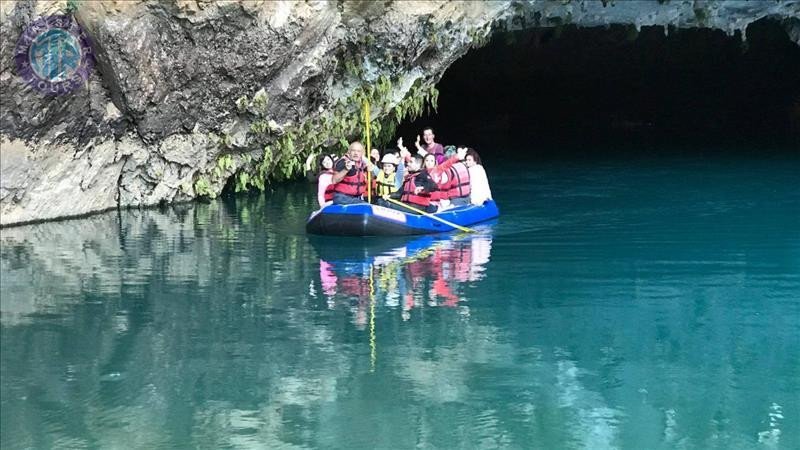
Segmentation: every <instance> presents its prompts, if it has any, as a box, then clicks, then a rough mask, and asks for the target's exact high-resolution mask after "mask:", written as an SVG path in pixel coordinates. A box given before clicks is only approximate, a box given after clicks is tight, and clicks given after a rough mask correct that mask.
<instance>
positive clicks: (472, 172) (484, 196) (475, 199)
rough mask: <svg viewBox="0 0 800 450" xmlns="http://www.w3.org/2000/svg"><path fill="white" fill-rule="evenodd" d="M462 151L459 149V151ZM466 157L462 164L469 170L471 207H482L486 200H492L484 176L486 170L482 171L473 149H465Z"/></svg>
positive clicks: (486, 179) (479, 160)
mask: <svg viewBox="0 0 800 450" xmlns="http://www.w3.org/2000/svg"><path fill="white" fill-rule="evenodd" d="M461 150H462V149H459V151H461ZM465 150H466V156H465V158H464V164H466V165H467V167H468V168H469V178H470V183H471V184H472V186H471V192H470V202H471V203H472V204H473V205H478V206H480V205H483V202H485V201H486V200H491V199H492V190H491V189H489V178H488V177H487V176H486V170H484V169H483V164H481V157H480V156H479V155H478V152H476V151H475V149H474V148H472V147H469V148H466V149H465Z"/></svg>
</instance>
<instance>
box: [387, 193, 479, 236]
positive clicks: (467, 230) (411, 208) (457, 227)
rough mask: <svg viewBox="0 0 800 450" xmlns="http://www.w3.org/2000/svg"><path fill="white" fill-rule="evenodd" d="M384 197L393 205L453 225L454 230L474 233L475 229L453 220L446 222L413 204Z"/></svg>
mask: <svg viewBox="0 0 800 450" xmlns="http://www.w3.org/2000/svg"><path fill="white" fill-rule="evenodd" d="M384 199H385V200H388V201H389V202H391V203H394V204H395V205H400V206H404V207H406V208H408V209H410V210H411V211H414V212H415V213H417V214H422V215H423V216H425V217H428V218H430V219H433V220H438V221H439V222H441V223H443V224H445V225H447V226H450V227H453V228H455V229H456V230H460V231H463V232H465V233H475V230H473V229H472V228H467V227H462V226H461V225H456V224H454V223H453V222H448V221H447V220H444V219H442V218H441V217H436V216H434V215H433V214H430V213H426V212H425V211H423V210H421V209H417V208H414V207H413V206H410V205H406V204H405V203H403V202H398V201H397V200H395V199H393V198H390V197H384Z"/></svg>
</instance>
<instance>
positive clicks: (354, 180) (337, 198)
mask: <svg viewBox="0 0 800 450" xmlns="http://www.w3.org/2000/svg"><path fill="white" fill-rule="evenodd" d="M363 158H364V146H363V145H361V142H358V141H355V142H353V143H351V144H350V146H349V147H348V148H347V153H345V155H344V156H343V157H341V158H339V160H338V161H336V163H335V164H334V165H333V172H334V173H333V179H332V180H331V181H332V183H333V203H334V204H335V205H349V204H353V203H363V202H364V199H363V195H364V192H366V189H367V177H366V170H367V167H366V164H365V163H364V161H363Z"/></svg>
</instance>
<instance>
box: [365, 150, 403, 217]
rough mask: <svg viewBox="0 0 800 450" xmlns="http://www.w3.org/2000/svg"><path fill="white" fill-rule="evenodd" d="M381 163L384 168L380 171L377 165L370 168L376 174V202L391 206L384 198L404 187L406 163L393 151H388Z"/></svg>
mask: <svg viewBox="0 0 800 450" xmlns="http://www.w3.org/2000/svg"><path fill="white" fill-rule="evenodd" d="M381 165H382V168H383V170H380V171H379V170H378V168H377V167H375V166H373V167H372V168H371V169H370V170H372V174H373V175H374V176H375V182H376V189H375V193H376V194H377V195H376V198H377V200H376V203H377V204H378V205H380V206H389V202H387V201H386V200H384V199H383V197H384V196H386V195H391V194H394V193H395V192H398V191H399V190H400V188H401V187H403V178H404V177H405V164H403V163H402V162H401V161H400V158H398V157H397V156H396V155H394V154H393V153H386V154H385V155H383V158H382V159H381Z"/></svg>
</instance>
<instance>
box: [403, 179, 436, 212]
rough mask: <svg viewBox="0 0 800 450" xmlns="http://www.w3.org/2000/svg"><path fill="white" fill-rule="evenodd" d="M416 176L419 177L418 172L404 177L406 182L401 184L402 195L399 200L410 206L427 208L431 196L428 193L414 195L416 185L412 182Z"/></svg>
mask: <svg viewBox="0 0 800 450" xmlns="http://www.w3.org/2000/svg"><path fill="white" fill-rule="evenodd" d="M417 175H419V172H417V173H415V174H413V175H410V176H408V177H406V181H405V182H404V183H403V195H402V196H401V197H400V200H401V201H403V202H406V203H411V204H412V205H419V206H422V207H427V206H428V205H430V204H431V194H430V193H428V192H420V193H419V194H415V193H414V191H415V190H416V189H417V183H416V182H415V181H414V179H415V178H417Z"/></svg>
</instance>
